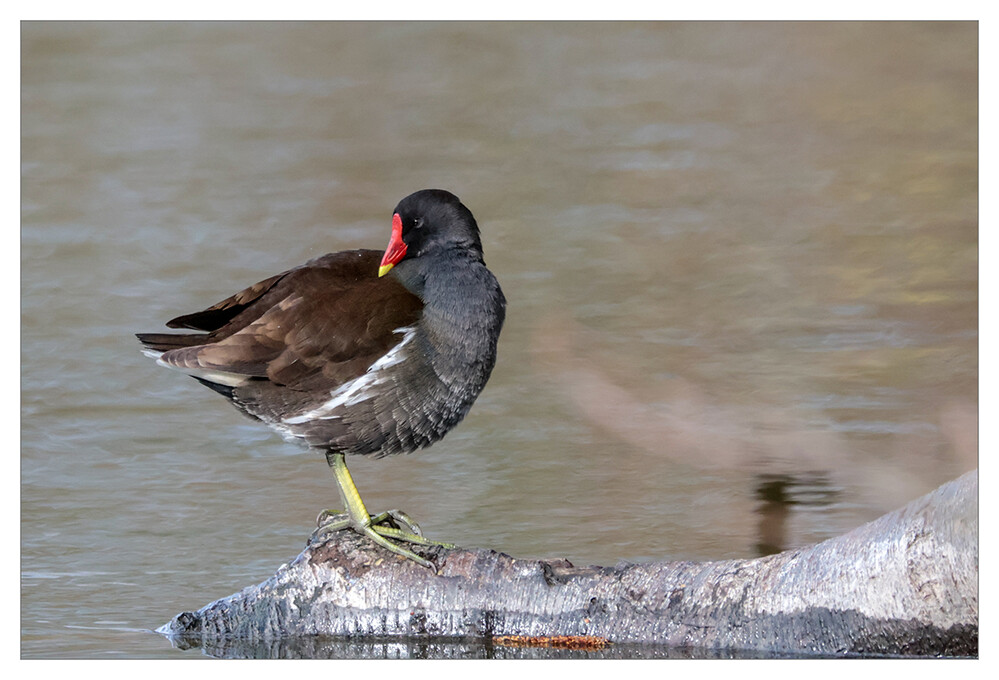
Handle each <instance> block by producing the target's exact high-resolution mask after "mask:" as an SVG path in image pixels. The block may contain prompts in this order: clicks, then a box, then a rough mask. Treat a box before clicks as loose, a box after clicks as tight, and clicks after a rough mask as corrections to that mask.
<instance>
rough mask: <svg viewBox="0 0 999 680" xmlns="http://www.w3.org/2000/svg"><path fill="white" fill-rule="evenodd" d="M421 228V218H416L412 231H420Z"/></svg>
mask: <svg viewBox="0 0 999 680" xmlns="http://www.w3.org/2000/svg"><path fill="white" fill-rule="evenodd" d="M421 228H423V218H422V217H417V218H416V219H415V220H413V229H421Z"/></svg>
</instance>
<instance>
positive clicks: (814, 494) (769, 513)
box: [756, 475, 839, 557]
mask: <svg viewBox="0 0 999 680" xmlns="http://www.w3.org/2000/svg"><path fill="white" fill-rule="evenodd" d="M838 495H839V490H838V489H835V488H833V487H832V486H830V485H829V482H828V480H826V479H824V478H823V477H822V476H821V475H815V476H812V477H808V476H800V477H792V476H790V475H761V476H760V477H759V479H758V484H757V487H756V498H757V499H758V500H759V501H760V504H759V506H758V508H757V510H756V513H757V514H758V515H759V516H760V518H759V520H760V523H759V542H758V543H757V544H756V554H757V555H759V556H760V557H762V556H764V555H773V554H775V553H779V552H783V551H784V550H787V549H788V547H789V546H788V538H787V522H788V515H790V513H791V511H792V509H793V508H794V506H797V505H805V506H811V507H814V508H821V507H828V506H830V505H832V504H833V503H834V502H836V498H837V496H838Z"/></svg>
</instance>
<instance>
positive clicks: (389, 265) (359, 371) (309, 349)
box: [138, 189, 506, 569]
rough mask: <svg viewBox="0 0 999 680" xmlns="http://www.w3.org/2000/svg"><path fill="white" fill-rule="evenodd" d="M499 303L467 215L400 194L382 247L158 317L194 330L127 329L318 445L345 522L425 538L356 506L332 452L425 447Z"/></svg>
mask: <svg viewBox="0 0 999 680" xmlns="http://www.w3.org/2000/svg"><path fill="white" fill-rule="evenodd" d="M505 310H506V300H505V298H504V297H503V292H502V290H500V286H499V283H498V282H497V281H496V278H495V277H494V276H493V274H492V272H490V271H489V269H487V268H486V265H485V262H484V261H483V258H482V242H481V240H480V238H479V229H478V225H477V224H476V222H475V218H474V217H472V213H471V212H470V211H469V210H468V208H466V207H465V206H464V205H463V204H462V203H461V201H459V200H458V198H457V197H456V196H454V195H453V194H451V193H449V192H447V191H442V190H439V189H427V190H423V191H418V192H416V193H414V194H412V195H410V196H407V197H406V198H404V199H403V200H402V201H401V202H400V203H399V205H398V206H396V209H395V211H394V214H393V216H392V236H391V239H390V241H389V244H388V248H387V249H386V250H385V252H384V254H382V253H380V252H379V251H375V250H348V251H344V252H340V253H333V254H329V255H323V256H322V257H318V258H316V259H314V260H311V261H309V262H307V263H305V264H303V265H301V266H299V267H295V268H294V269H290V270H288V271H286V272H284V273H282V274H278V275H277V276H272V277H271V278H269V279H265V280H264V281H261V282H260V283H257V284H255V285H253V286H250V287H249V288H246V289H245V290H242V291H240V292H238V293H236V294H235V295H233V296H232V297H229V298H226V299H225V300H223V301H222V302H219V303H218V304H216V305H213V306H211V307H209V308H208V309H206V310H204V311H201V312H195V313H194V314H186V315H184V316H179V317H177V318H176V319H173V320H171V321H169V322H167V324H166V325H167V326H168V327H170V328H186V329H191V330H195V331H200V332H197V333H183V334H174V333H140V334H138V338H139V340H140V341H141V342H142V344H143V345H144V349H143V351H144V352H145V353H146V354H148V355H149V356H151V357H154V358H155V359H156V362H157V363H158V364H160V365H161V366H166V367H167V368H172V369H176V370H178V371H181V372H183V373H186V374H188V375H190V376H191V377H193V378H194V379H195V380H197V381H198V382H200V383H202V384H203V385H205V386H207V387H209V388H211V389H213V390H214V391H216V392H218V393H219V394H221V395H223V396H225V397H226V398H227V399H229V401H231V402H232V404H233V405H234V406H235V407H236V408H238V409H239V410H240V411H242V412H243V413H245V414H246V415H248V416H250V417H251V418H254V419H256V420H261V421H263V422H264V423H266V424H267V425H269V426H271V427H272V428H274V429H275V430H277V431H278V432H279V433H281V435H282V436H284V437H285V438H286V439H289V440H292V441H296V442H300V443H303V444H305V445H306V446H309V447H311V448H312V449H316V450H319V451H322V452H324V453H325V454H326V460H327V462H328V463H329V465H330V467H331V468H332V469H333V474H334V477H335V478H336V482H337V487H338V489H339V492H340V497H341V499H342V501H343V503H344V505H345V506H346V512H345V513H330V512H329V511H325V512H324V513H323V514H322V515H320V520H319V523H320V525H321V526H320V528H319V529H318V530H317V531H335V530H339V529H344V528H348V527H350V528H353V529H354V530H355V531H358V532H360V533H362V534H364V535H366V536H368V537H369V538H370V539H371V540H373V541H374V542H376V543H378V544H379V545H381V546H383V547H385V548H387V549H388V550H390V551H392V552H394V553H397V554H399V555H403V556H405V557H407V558H409V559H412V560H414V561H416V562H418V563H419V564H421V565H424V566H426V567H430V568H432V569H433V568H434V567H433V565H432V564H431V563H430V562H429V561H427V560H425V559H423V558H422V557H420V556H418V555H416V554H414V553H413V552H412V551H410V550H407V549H405V548H403V547H401V546H399V545H397V544H396V543H394V542H393V541H390V540H388V539H395V540H401V541H408V542H411V543H418V544H437V543H436V542H435V541H430V540H428V539H426V538H424V537H423V536H422V533H421V532H420V529H419V527H418V526H417V525H416V524H415V523H414V522H412V520H410V519H409V517H408V516H406V515H405V513H402V512H399V511H389V512H387V513H382V514H380V515H375V516H372V515H370V514H368V511H367V509H366V508H365V507H364V503H363V502H362V501H361V497H360V494H359V493H358V491H357V487H356V486H355V485H354V482H353V480H352V479H351V476H350V473H349V472H348V471H347V467H346V463H345V461H344V456H345V455H347V454H353V455H374V456H386V455H389V454H395V453H407V452H410V451H414V450H416V449H418V448H421V447H424V446H429V445H430V444H432V443H434V442H435V441H437V440H438V439H440V438H441V437H443V436H444V435H445V434H446V433H447V432H448V430H450V429H451V428H452V427H454V426H455V425H457V424H458V422H459V421H461V419H462V418H463V417H464V416H465V414H466V413H468V410H469V408H470V407H471V406H472V402H473V401H475V398H476V397H477V396H478V395H479V393H480V392H481V391H482V388H483V387H484V386H485V384H486V380H488V379H489V374H490V373H491V372H492V369H493V365H494V364H495V362H496V342H497V339H498V338H499V333H500V328H501V327H502V325H503V318H504V316H505Z"/></svg>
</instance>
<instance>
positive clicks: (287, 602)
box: [159, 471, 978, 657]
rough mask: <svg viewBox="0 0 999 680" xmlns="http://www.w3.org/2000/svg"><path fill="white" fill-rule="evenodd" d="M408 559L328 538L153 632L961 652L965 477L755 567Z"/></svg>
mask: <svg viewBox="0 0 999 680" xmlns="http://www.w3.org/2000/svg"><path fill="white" fill-rule="evenodd" d="M418 552H420V554H422V555H424V556H425V557H427V558H428V559H430V560H431V561H433V562H434V563H435V564H437V565H438V571H439V573H438V574H437V575H435V574H433V573H432V572H431V571H430V570H428V569H425V568H422V567H420V566H418V565H416V564H414V563H413V562H411V561H407V560H403V559H401V558H398V557H396V556H392V555H389V554H388V553H387V552H385V551H382V550H381V549H379V548H376V547H374V546H373V545H371V544H370V543H368V542H367V541H365V540H364V539H362V538H359V537H357V536H355V535H354V534H353V533H350V532H340V533H338V534H336V535H335V536H334V537H333V538H332V539H331V540H328V541H327V542H325V543H318V544H312V545H309V546H307V547H306V548H305V550H304V551H303V552H302V553H301V554H300V555H299V556H298V557H297V558H296V559H295V560H294V561H293V562H292V563H291V564H288V565H285V566H282V567H281V568H280V569H279V570H278V571H277V573H276V574H274V576H272V577H271V578H269V579H268V580H266V581H264V582H263V583H261V584H259V585H257V586H251V587H248V588H246V589H244V590H242V591H240V592H239V593H236V594H234V595H231V596H229V597H227V598H224V599H221V600H218V601H216V602H213V603H211V604H209V605H207V606H205V607H203V608H202V609H200V610H198V611H197V612H185V613H182V614H179V615H178V616H176V617H174V619H173V620H172V621H171V622H170V623H168V624H166V625H165V626H163V627H162V628H161V629H160V631H159V632H161V633H164V634H166V635H168V636H169V637H170V638H171V640H172V641H173V642H174V643H175V644H177V645H179V646H185V647H189V646H198V647H202V648H203V649H204V650H205V652H206V653H209V654H212V655H217V656H251V657H261V656H264V657H282V656H340V657H345V656H347V657H356V656H364V657H372V656H374V657H379V656H385V657H414V656H415V657H423V656H435V657H468V656H473V657H476V656H478V657H482V656H487V657H488V656H495V657H503V656H508V657H510V656H538V655H542V656H590V657H593V656H596V657H630V656H671V655H676V654H677V653H679V654H681V655H685V656H728V655H731V654H736V655H750V656H754V655H770V656H774V655H777V656H780V655H819V656H839V655H920V656H937V655H945V656H977V654H978V473H977V471H974V472H970V473H968V474H966V475H964V476H963V477H960V478H959V479H957V480H954V481H952V482H949V483H947V484H945V485H943V486H941V487H940V488H939V489H937V490H936V491H934V492H932V493H930V494H928V495H926V496H924V497H922V498H920V499H918V500H916V501H913V502H912V503H910V504H909V505H907V506H905V507H904V508H902V509H900V510H897V511H895V512H892V513H889V514H887V515H885V516H883V517H881V518H879V519H877V520H875V521H874V522H871V523H869V524H866V525H864V526H862V527H859V528H858V529H855V530H854V531H851V532H850V533H848V534H845V535H843V536H840V537H837V538H834V539H831V540H828V541H825V542H823V543H819V544H817V545H813V546H808V547H804V548H799V549H796V550H789V551H786V552H783V553H780V554H777V555H771V556H768V557H763V558H759V559H747V560H724V561H715V562H701V563H697V562H658V563H652V564H621V565H618V566H616V567H575V566H573V565H572V564H570V563H568V562H567V561H564V560H561V561H559V560H555V561H538V560H521V559H515V558H513V557H510V556H509V555H505V554H502V553H497V552H495V551H492V550H484V549H463V548H457V549H451V550H448V549H443V548H433V549H418ZM504 636H517V637H504ZM539 636H569V637H563V638H559V639H555V640H551V639H547V640H546V639H541V638H540V637H539ZM584 636H585V637H584ZM604 641H606V642H609V643H610V644H607V645H603V644H602V643H603V642H604ZM541 645H545V646H544V648H543V650H541V651H539V647H540V646H541ZM573 647H575V648H573Z"/></svg>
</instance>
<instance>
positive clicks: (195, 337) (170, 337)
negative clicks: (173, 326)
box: [135, 333, 207, 352]
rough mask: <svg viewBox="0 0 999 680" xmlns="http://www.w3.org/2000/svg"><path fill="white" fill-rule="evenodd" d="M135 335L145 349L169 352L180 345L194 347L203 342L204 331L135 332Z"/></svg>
mask: <svg viewBox="0 0 999 680" xmlns="http://www.w3.org/2000/svg"><path fill="white" fill-rule="evenodd" d="M135 337H137V338H138V339H139V342H141V343H142V344H143V346H144V347H145V349H150V350H154V351H156V352H169V351H170V350H172V349H178V348H180V347H194V346H195V345H201V344H203V343H204V342H205V340H206V338H207V335H206V334H204V333H136V334H135Z"/></svg>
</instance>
